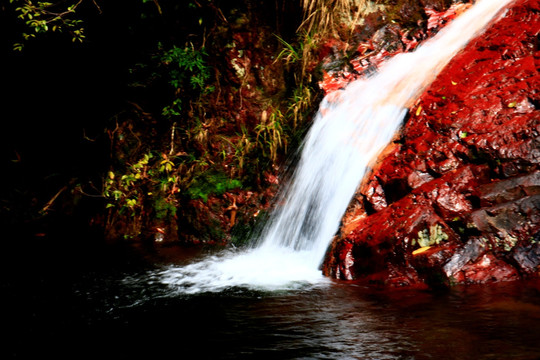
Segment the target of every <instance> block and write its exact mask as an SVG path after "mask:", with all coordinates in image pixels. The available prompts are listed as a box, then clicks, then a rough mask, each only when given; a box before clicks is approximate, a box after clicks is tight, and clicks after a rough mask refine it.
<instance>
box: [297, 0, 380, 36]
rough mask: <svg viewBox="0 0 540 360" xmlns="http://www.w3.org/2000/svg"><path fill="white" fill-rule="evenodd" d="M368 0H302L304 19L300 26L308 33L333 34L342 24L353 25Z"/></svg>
mask: <svg viewBox="0 0 540 360" xmlns="http://www.w3.org/2000/svg"><path fill="white" fill-rule="evenodd" d="M368 3H369V0H302V7H303V9H304V21H303V22H302V25H301V26H300V28H301V29H302V30H304V31H305V32H306V33H308V34H313V33H315V32H316V33H318V34H324V35H330V34H334V33H335V32H336V30H337V29H338V27H340V26H342V25H345V26H347V25H349V26H351V25H352V26H354V24H356V23H357V22H358V20H359V19H360V17H361V16H362V15H363V13H364V11H365V9H366V8H367V7H368Z"/></svg>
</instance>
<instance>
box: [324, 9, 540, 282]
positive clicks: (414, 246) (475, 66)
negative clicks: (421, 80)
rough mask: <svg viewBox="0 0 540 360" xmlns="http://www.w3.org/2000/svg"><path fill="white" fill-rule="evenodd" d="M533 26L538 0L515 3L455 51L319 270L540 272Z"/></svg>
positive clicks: (468, 277)
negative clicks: (470, 40) (482, 31)
mask: <svg viewBox="0 0 540 360" xmlns="http://www.w3.org/2000/svg"><path fill="white" fill-rule="evenodd" d="M435 15H437V14H436V13H434V14H433V16H435ZM437 16H439V18H441V16H442V15H440V14H439V15H437ZM433 21H434V20H433ZM434 24H435V23H434ZM539 34H540V1H538V0H519V1H516V2H514V3H513V4H512V6H511V7H510V8H509V9H508V10H507V11H506V12H505V14H504V17H502V18H501V19H500V20H499V21H498V22H496V23H494V24H493V25H492V26H490V27H489V28H488V29H486V31H485V32H484V33H483V34H482V35H481V36H479V37H478V38H477V39H475V40H474V41H472V42H471V43H469V45H468V46H467V47H466V48H465V49H464V50H463V51H461V52H460V53H459V54H458V55H457V56H455V58H454V59H453V60H452V61H451V62H450V64H449V65H448V66H447V67H446V68H445V69H444V70H443V72H442V73H441V74H440V75H439V76H438V77H437V79H436V80H435V81H434V82H433V83H432V84H431V85H430V86H429V88H428V89H427V90H426V91H425V92H424V93H423V94H422V96H421V97H420V98H419V99H418V101H417V102H416V103H415V104H414V106H412V107H411V108H410V112H409V115H408V117H407V119H406V121H407V122H406V124H405V126H404V128H403V129H402V131H401V133H400V134H399V135H398V138H397V139H396V140H395V141H394V144H392V147H391V148H389V150H388V151H386V152H385V153H384V155H383V156H381V157H380V158H379V160H378V162H377V163H376V164H374V166H373V169H372V172H371V174H369V175H368V177H367V178H366V179H365V181H364V183H363V184H362V186H361V187H360V189H359V192H358V194H357V197H356V198H355V200H354V202H353V203H354V204H356V205H355V206H352V205H351V207H350V208H349V210H348V213H347V214H346V216H345V217H344V223H343V226H342V231H341V233H340V234H339V235H338V236H336V238H335V239H334V241H333V243H332V246H331V249H330V250H329V253H328V256H327V258H326V261H325V263H324V265H323V271H324V273H325V274H326V275H328V276H332V277H334V278H338V279H347V280H353V279H354V280H357V281H365V282H370V283H382V284H387V285H391V286H403V285H422V284H428V285H432V286H438V285H440V284H444V285H447V284H452V283H486V282H493V281H507V280H515V279H519V278H523V277H530V276H538V275H539V274H540V271H539V265H540V169H539V167H540V122H539V119H540V112H539V110H538V108H539V106H540V93H539V91H538V89H539V88H540V86H539V85H540V84H539V79H540V77H539V74H538V68H539V67H540V50H539V43H538V35H539ZM326 89H327V91H330V90H331V89H332V87H327V88H326ZM358 204H360V205H361V206H358ZM350 219H355V220H354V222H352V221H350ZM344 229H346V231H344ZM419 248H422V251H416V250H418V249H419Z"/></svg>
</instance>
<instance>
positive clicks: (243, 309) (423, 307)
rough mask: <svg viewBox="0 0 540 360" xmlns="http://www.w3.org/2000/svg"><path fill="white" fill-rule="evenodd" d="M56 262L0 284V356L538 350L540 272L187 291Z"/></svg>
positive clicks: (467, 355)
mask: <svg viewBox="0 0 540 360" xmlns="http://www.w3.org/2000/svg"><path fill="white" fill-rule="evenodd" d="M63 270H64V271H60V269H59V271H58V272H53V273H51V272H48V273H43V272H42V273H39V272H38V271H36V272H33V274H34V275H33V277H28V278H25V279H19V281H18V282H17V283H15V282H13V283H11V284H10V283H4V284H3V290H6V291H5V292H4V293H5V294H6V295H5V297H4V300H7V304H5V305H4V307H3V309H4V311H3V314H2V315H3V319H4V322H3V324H4V327H5V328H7V329H9V330H8V331H9V334H8V335H7V336H4V338H3V340H2V341H3V344H2V347H1V349H2V350H1V351H2V355H8V356H7V357H6V356H2V358H37V357H38V356H39V357H43V356H46V355H51V356H55V357H57V358H58V357H60V358H64V357H67V358H83V357H84V358H87V357H88V358H90V357H91V358H114V357H117V358H143V357H147V358H151V359H166V358H178V359H210V358H211V359H539V358H540V356H539V354H540V344H539V341H538V339H539V335H540V282H538V281H536V282H520V283H517V282H516V283H501V284H496V285H490V286H485V287H482V286H470V287H456V288H453V289H452V290H451V291H448V292H444V293H432V292H426V291H419V290H414V289H399V290H392V291H391V290H382V289H370V288H365V287H362V286H357V285H355V284H351V283H342V282H331V281H328V282H326V283H320V284H309V283H305V284H303V285H301V286H300V285H298V284H297V289H294V290H277V291H257V290H251V289H248V288H243V287H233V288H228V289H223V290H222V291H221V292H205V293H198V294H193V295H189V294H178V293H177V292H174V291H173V289H171V287H170V286H169V285H167V284H163V283H162V282H160V281H157V280H158V278H156V274H158V273H159V272H160V271H161V268H158V269H150V270H148V269H145V270H140V271H139V270H136V269H133V268H130V269H115V270H114V271H111V270H110V269H103V268H102V269H98V270H92V271H90V270H85V271H80V272H78V273H77V274H71V276H70V275H69V272H66V271H65V269H63ZM60 274H61V275H62V277H59V275H60ZM23 280H24V281H23Z"/></svg>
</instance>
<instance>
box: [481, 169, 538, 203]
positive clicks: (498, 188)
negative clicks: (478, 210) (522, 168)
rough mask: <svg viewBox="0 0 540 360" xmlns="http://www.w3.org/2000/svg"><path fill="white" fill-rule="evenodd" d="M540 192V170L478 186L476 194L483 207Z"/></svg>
mask: <svg viewBox="0 0 540 360" xmlns="http://www.w3.org/2000/svg"><path fill="white" fill-rule="evenodd" d="M539 194H540V171H535V172H532V173H530V174H527V175H523V176H517V177H514V178H510V179H506V180H500V181H495V182H492V183H488V184H484V185H481V186H479V187H478V189H477V190H476V192H475V195H476V196H477V197H478V198H479V199H480V205H481V206H483V207H487V206H492V205H496V204H500V203H504V202H508V201H513V200H516V199H519V198H522V197H524V196H532V195H539Z"/></svg>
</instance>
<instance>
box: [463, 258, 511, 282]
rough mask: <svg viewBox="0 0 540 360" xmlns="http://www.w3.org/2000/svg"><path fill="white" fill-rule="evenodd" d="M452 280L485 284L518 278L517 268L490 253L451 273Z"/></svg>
mask: <svg viewBox="0 0 540 360" xmlns="http://www.w3.org/2000/svg"><path fill="white" fill-rule="evenodd" d="M452 278H453V280H454V281H456V282H458V283H467V284H486V283H492V282H499V281H512V280H517V279H519V274H518V272H517V270H516V269H515V268H514V267H512V266H511V265H509V264H507V263H505V262H504V261H502V260H500V259H497V258H496V257H494V256H493V255H492V254H485V255H483V256H482V257H481V258H480V259H479V260H478V261H477V262H475V263H473V264H467V265H465V266H464V267H463V268H462V269H461V270H460V271H458V272H457V273H455V274H453V275H452Z"/></svg>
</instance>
